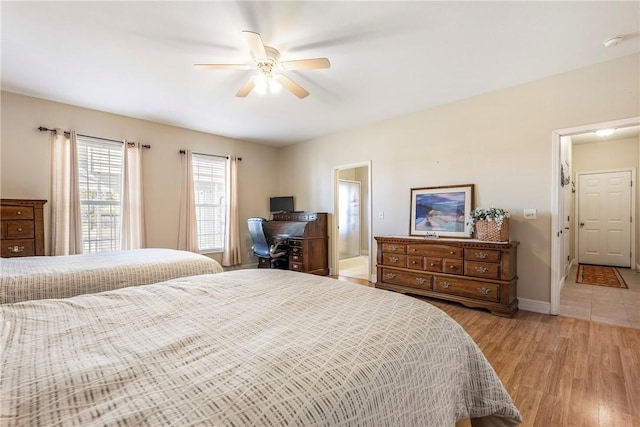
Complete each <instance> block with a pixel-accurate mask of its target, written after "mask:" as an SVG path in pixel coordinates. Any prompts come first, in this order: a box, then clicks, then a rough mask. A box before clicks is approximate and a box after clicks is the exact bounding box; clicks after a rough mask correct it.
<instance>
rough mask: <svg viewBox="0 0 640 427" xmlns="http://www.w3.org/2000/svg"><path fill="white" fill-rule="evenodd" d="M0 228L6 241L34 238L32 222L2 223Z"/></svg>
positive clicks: (33, 224)
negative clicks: (2, 229)
mask: <svg viewBox="0 0 640 427" xmlns="http://www.w3.org/2000/svg"><path fill="white" fill-rule="evenodd" d="M2 226H3V228H4V237H5V238H7V239H30V238H33V236H34V230H35V223H34V222H33V221H2Z"/></svg>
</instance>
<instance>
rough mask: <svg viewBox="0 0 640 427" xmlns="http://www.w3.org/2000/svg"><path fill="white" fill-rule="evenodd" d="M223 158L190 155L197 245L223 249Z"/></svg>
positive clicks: (224, 172)
mask: <svg viewBox="0 0 640 427" xmlns="http://www.w3.org/2000/svg"><path fill="white" fill-rule="evenodd" d="M225 162H226V159H224V158H220V157H214V156H206V155H201V154H193V181H194V187H195V200H196V218H197V222H198V246H199V247H200V250H201V251H212V250H222V248H223V247H224V229H225V213H226V209H225V203H226V202H225V188H226V167H225V165H226V163H225Z"/></svg>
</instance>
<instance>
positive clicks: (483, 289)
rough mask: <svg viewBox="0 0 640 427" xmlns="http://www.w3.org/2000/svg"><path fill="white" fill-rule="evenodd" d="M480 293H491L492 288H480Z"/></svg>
mask: <svg viewBox="0 0 640 427" xmlns="http://www.w3.org/2000/svg"><path fill="white" fill-rule="evenodd" d="M478 293H479V294H482V295H487V294H490V293H491V289H488V288H478Z"/></svg>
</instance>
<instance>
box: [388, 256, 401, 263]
mask: <svg viewBox="0 0 640 427" xmlns="http://www.w3.org/2000/svg"><path fill="white" fill-rule="evenodd" d="M398 260H400V258H398V257H397V256H391V257H389V261H391V262H393V263H396V262H398Z"/></svg>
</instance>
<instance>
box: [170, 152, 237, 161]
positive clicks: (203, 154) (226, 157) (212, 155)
mask: <svg viewBox="0 0 640 427" xmlns="http://www.w3.org/2000/svg"><path fill="white" fill-rule="evenodd" d="M186 153H187V150H180V154H186ZM193 154H198V155H200V156H211V157H224V158H225V159H228V158H229V156H221V155H219V154H205V153H193ZM238 161H239V162H241V161H242V157H238Z"/></svg>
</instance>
